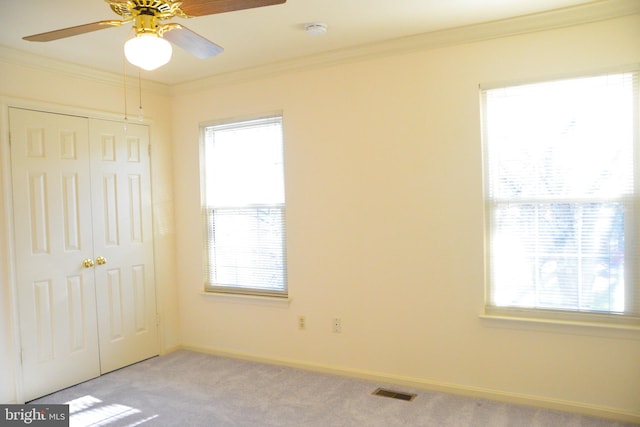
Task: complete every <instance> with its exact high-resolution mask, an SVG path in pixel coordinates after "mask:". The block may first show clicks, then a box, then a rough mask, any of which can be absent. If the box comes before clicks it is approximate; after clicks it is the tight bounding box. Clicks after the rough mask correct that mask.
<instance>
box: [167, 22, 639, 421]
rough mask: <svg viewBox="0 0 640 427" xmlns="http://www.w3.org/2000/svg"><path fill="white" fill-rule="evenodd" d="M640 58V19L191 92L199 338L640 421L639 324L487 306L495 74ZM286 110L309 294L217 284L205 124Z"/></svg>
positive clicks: (293, 222)
mask: <svg viewBox="0 0 640 427" xmlns="http://www.w3.org/2000/svg"><path fill="white" fill-rule="evenodd" d="M633 63H635V64H638V63H640V16H638V15H635V16H632V17H627V18H622V19H616V20H612V21H606V22H599V23H593V24H589V25H582V26H576V27H571V28H565V29H559V30H553V31H547V32H539V33H534V34H527V35H519V36H513V37H505V38H501V39H495V40H490V41H484V42H478V43H472V44H463V45H458V46H454V47H447V48H441V49H434V50H423V51H420V50H416V51H412V52H407V53H403V54H397V55H391V56H384V57H381V58H377V59H370V60H362V61H357V62H351V63H342V64H339V65H333V66H327V67H318V68H317V69H307V70H302V71H297V72H290V73H287V74H282V75H278V76H271V77H268V78H264V79H256V80H253V81H247V82H242V83H235V84H231V83H230V84H226V85H223V86H220V87H211V88H208V89H202V90H200V91H194V92H189V93H180V92H179V91H177V93H178V95H175V97H174V99H173V100H172V111H173V128H172V129H173V143H174V144H173V148H174V151H173V159H174V171H175V189H176V194H175V200H176V206H177V209H176V230H177V233H176V244H177V253H178V254H179V256H178V258H177V272H178V281H179V296H180V298H179V301H180V319H181V322H180V325H181V337H182V343H183V344H184V345H185V346H187V347H190V348H198V349H201V350H206V351H211V352H214V353H216V352H217V353H228V354H232V355H236V356H242V357H248V358H254V359H258V360H266V361H272V362H278V363H288V364H295V365H298V366H303V367H309V368H313V369H322V370H328V371H334V372H346V373H349V374H353V375H360V376H367V377H369V378H380V379H388V380H392V381H396V382H403V383H406V384H412V385H418V386H424V387H427V388H438V389H445V390H453V391H459V392H463V393H468V394H474V393H479V394H481V395H484V396H492V397H496V398H503V399H508V400H514V401H525V402H529V403H531V402H537V403H538V404H543V405H547V406H552V407H564V408H567V407H573V408H574V409H580V410H582V411H586V412H591V413H598V414H607V413H608V412H609V411H611V412H612V413H613V412H615V413H618V414H626V416H629V417H631V418H633V419H636V420H640V333H639V332H638V331H621V330H605V329H597V328H586V327H576V326H567V325H564V326H562V325H542V324H518V323H517V322H499V321H495V320H487V319H481V318H479V314H481V313H482V311H483V292H484V266H483V194H482V191H483V188H482V160H481V140H480V103H479V93H478V85H479V84H486V83H495V82H511V81H522V80H524V81H526V80H537V79H546V78H553V77H556V76H563V75H566V74H569V75H571V74H575V73H585V72H586V73H592V72H599V71H601V70H607V69H609V68H611V67H619V66H623V65H628V64H633ZM271 111H282V112H283V114H284V129H285V162H286V165H285V168H286V190H287V219H288V227H287V230H288V273H289V289H290V296H291V302H290V304H289V305H286V304H274V303H270V302H262V301H259V300H254V299H243V298H222V297H211V296H203V295H202V294H201V290H202V283H203V274H202V266H201V256H202V252H201V251H202V235H201V227H200V210H199V201H200V198H199V197H200V193H199V175H198V164H199V163H198V162H199V159H198V129H199V124H200V123H201V122H206V121H211V120H220V119H226V118H235V117H251V116H253V115H258V114H262V113H265V112H271ZM298 315H304V316H306V321H307V330H305V331H299V330H297V321H296V318H297V316H298ZM333 317H340V318H341V319H342V322H343V332H342V334H333V333H332V332H331V319H332V318H333ZM634 417H635V418H634Z"/></svg>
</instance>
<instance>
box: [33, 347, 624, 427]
mask: <svg viewBox="0 0 640 427" xmlns="http://www.w3.org/2000/svg"><path fill="white" fill-rule="evenodd" d="M378 387H388V388H392V389H394V390H399V391H403V392H408V393H415V394H417V397H416V398H415V399H414V400H413V401H411V402H407V401H402V400H396V399H391V398H387V397H380V396H373V395H372V394H371V393H372V392H373V391H374V390H375V389H376V388H378ZM68 402H71V407H70V410H71V426H109V427H112V426H113V427H117V426H136V425H143V426H145V427H146V426H149V427H151V426H161V427H165V426H167V427H168V426H203V427H210V426H211V427H218V426H219V427H226V426H233V427H244V426H246V427H254V426H259V427H270V426H292V427H316V426H317V427H339V426H345V427H351V426H357V427H360V426H362V427H377V426H380V427H393V426H416V427H417V426H425V427H426V426H429V427H431V426H433V427H466V426H474V427H502V426H504V427H507V426H508V427H512V426H513V427H527V426H531V427H534V426H535V427H538V426H539V427H555V426H558V427H605V426H606V427H627V426H632V424H624V423H617V422H615V421H610V420H604V419H599V418H592V417H586V416H581V415H576V414H569V413H564V412H556V411H549V410H543V409H537V408H530V407H525V406H518V405H508V404H504V403H498V402H492V401H487V400H481V399H473V398H466V397H460V396H454V395H448V394H442V393H433V392H427V391H424V390H415V389H408V388H406V387H398V386H389V385H385V384H377V383H373V382H368V381H363V380H358V379H353V378H345V377H340V376H333V375H325V374H319V373H314V372H308V371H304V370H298V369H291V368H286V367H281V366H272V365H266V364H261V363H254V362H247V361H242V360H236V359H230V358H224V357H216V356H211V355H206V354H200V353H194V352H189V351H177V352H174V353H171V354H169V355H166V356H161V357H156V358H153V359H149V360H146V361H144V362H140V363H138V364H135V365H132V366H129V367H127V368H123V369H121V370H118V371H115V372H112V373H109V374H106V375H103V376H101V377H99V378H96V379H94V380H91V381H87V382H85V383H82V384H79V385H77V386H74V387H71V388H68V389H65V390H62V391H59V392H57V393H54V394H51V395H49V396H46V397H43V398H40V399H38V400H35V401H33V402H31V403H68Z"/></svg>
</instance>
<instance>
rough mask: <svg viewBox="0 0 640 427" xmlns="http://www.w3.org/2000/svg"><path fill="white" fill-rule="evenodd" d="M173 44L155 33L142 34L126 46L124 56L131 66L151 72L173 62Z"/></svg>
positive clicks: (129, 41)
mask: <svg viewBox="0 0 640 427" xmlns="http://www.w3.org/2000/svg"><path fill="white" fill-rule="evenodd" d="M171 53H172V49H171V43H169V42H168V41H166V40H165V39H163V38H161V37H159V36H158V35H157V34H155V33H140V34H136V36H135V37H133V38H131V39H129V40H127V42H126V43H125V44H124V56H125V57H126V58H127V61H129V62H130V63H131V64H133V65H135V66H136V67H140V68H142V69H144V70H147V71H151V70H155V69H156V68H158V67H161V66H163V65H165V64H166V63H167V62H169V60H171Z"/></svg>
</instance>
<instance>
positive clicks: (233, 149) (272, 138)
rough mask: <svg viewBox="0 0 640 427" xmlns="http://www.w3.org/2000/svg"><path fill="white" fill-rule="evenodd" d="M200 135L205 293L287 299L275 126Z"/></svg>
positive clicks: (250, 125) (278, 125) (264, 123)
mask: <svg viewBox="0 0 640 427" xmlns="http://www.w3.org/2000/svg"><path fill="white" fill-rule="evenodd" d="M204 134H205V138H204V159H205V161H204V167H205V170H204V193H205V194H204V199H205V200H204V206H203V213H204V221H205V225H206V256H205V270H206V271H205V272H206V275H207V283H206V285H205V290H208V291H218V292H233V293H246V294H258V295H276V296H286V294H287V278H286V238H285V230H286V220H285V218H286V215H285V197H284V168H283V143H282V121H281V118H280V117H272V118H267V119H259V120H251V121H243V122H236V123H231V124H224V125H219V126H209V127H206V128H205V129H204Z"/></svg>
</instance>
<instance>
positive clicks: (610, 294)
mask: <svg viewBox="0 0 640 427" xmlns="http://www.w3.org/2000/svg"><path fill="white" fill-rule="evenodd" d="M482 101H483V133H484V134H483V137H484V149H485V156H484V171H485V201H486V209H487V215H486V218H487V236H488V237H487V243H488V244H487V251H488V256H487V257H486V258H487V271H488V286H487V296H486V305H487V313H490V314H491V313H496V314H511V315H518V314H522V315H526V316H532V315H533V316H534V317H535V316H542V317H559V318H565V319H568V320H585V321H587V320H588V321H596V322H599V321H604V322H608V321H614V322H615V321H623V322H630V323H638V321H639V320H640V316H639V315H640V281H639V277H638V274H639V271H638V268H639V267H640V263H639V262H638V261H639V259H638V242H639V241H640V218H639V217H638V215H639V214H640V205H639V198H638V178H639V177H640V167H639V162H638V149H637V148H638V117H639V115H638V73H637V72H625V73H619V74H609V75H602V76H595V77H584V78H575V79H568V80H559V81H552V82H546V83H536V84H528V85H521V86H511V87H500V88H493V89H483V90H482Z"/></svg>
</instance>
